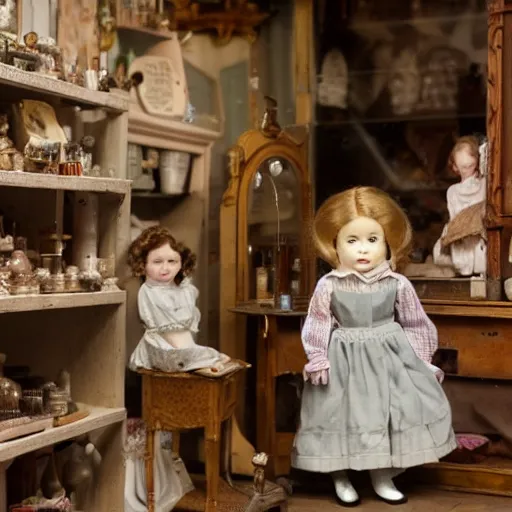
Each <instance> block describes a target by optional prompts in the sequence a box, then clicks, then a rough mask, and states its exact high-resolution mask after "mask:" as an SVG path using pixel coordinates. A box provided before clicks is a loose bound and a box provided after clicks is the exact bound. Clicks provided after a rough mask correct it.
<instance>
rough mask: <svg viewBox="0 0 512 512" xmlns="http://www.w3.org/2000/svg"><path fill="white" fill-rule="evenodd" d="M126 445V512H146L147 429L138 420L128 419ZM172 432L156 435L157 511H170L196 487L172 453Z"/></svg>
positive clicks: (180, 462)
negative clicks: (145, 460)
mask: <svg viewBox="0 0 512 512" xmlns="http://www.w3.org/2000/svg"><path fill="white" fill-rule="evenodd" d="M127 429H128V432H127V436H126V441H125V446H124V457H125V487H124V503H125V508H124V510H125V512H146V511H147V506H146V503H147V493H146V472H145V463H144V452H145V447H146V429H145V426H144V422H143V421H142V420H139V419H129V420H128V423H127ZM170 435H171V434H170V433H168V432H157V433H156V435H155V448H154V449H155V459H154V475H155V476H154V478H155V512H169V511H170V510H173V508H174V507H175V506H176V504H177V503H178V501H180V500H181V498H183V496H184V495H185V494H187V493H188V492H190V491H192V490H193V489H194V485H193V484H192V481H191V480H190V477H189V475H188V473H187V470H186V469H185V466H184V465H183V462H182V461H181V459H180V458H179V457H177V456H176V454H174V453H173V452H172V450H171V446H170V444H171V443H170Z"/></svg>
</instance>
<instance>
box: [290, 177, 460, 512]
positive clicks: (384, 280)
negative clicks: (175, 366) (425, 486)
mask: <svg viewBox="0 0 512 512" xmlns="http://www.w3.org/2000/svg"><path fill="white" fill-rule="evenodd" d="M314 239H315V244H316V247H317V249H318V251H319V253H320V256H321V257H322V259H324V260H325V261H327V262H328V263H329V264H330V265H331V266H332V267H333V270H332V271H331V272H330V273H329V274H327V275H325V276H324V277H322V278H321V279H320V280H319V281H318V283H317V286H316V289H315V291H314V294H313V297H312V299H311V303H310V306H309V311H308V315H307V318H306V321H305V323H304V327H303V330H302V342H303V345H304V349H305V352H306V356H307V359H308V363H307V364H306V366H305V368H304V377H305V381H306V382H305V385H304V392H303V395H302V405H301V415H300V426H299V429H298V432H297V434H296V437H295V442H294V450H293V453H292V464H293V466H294V467H295V468H297V469H301V470H306V471H314V472H321V473H330V474H331V475H332V478H333V480H334V486H335V491H336V495H337V498H338V501H339V503H340V504H341V505H344V506H354V505H357V504H358V503H359V501H360V500H359V496H358V494H357V491H356V490H355V489H354V487H353V486H352V484H351V483H350V480H349V476H348V473H347V470H356V471H362V470H369V471H370V476H371V481H372V485H373V489H374V491H375V493H376V494H377V496H378V497H379V498H380V499H382V500H384V501H385V502H387V503H390V504H399V503H404V502H405V501H406V497H405V496H404V495H403V494H402V493H401V492H400V491H399V490H398V489H397V488H396V487H395V485H394V483H393V478H394V477H395V476H397V475H398V474H399V473H401V472H402V471H403V470H405V469H406V468H408V467H411V466H417V465H420V464H424V463H431V462H437V461H438V460H439V459H440V458H441V457H443V456H445V455H447V454H448V453H450V452H451V451H452V450H454V449H455V448H456V441H455V434H454V432H453V430H452V422H451V410H450V405H449V403H448V400H447V398H446V396H445V394H444V392H443V389H442V387H441V385H440V383H439V381H440V380H442V371H441V370H439V369H438V368H436V367H435V366H433V365H432V364H431V359H432V356H433V354H434V352H435V350H436V349H437V331H436V328H435V327H434V325H433V324H432V322H431V321H430V320H429V319H428V317H427V316H426V314H425V312H424V310H423V308H422V306H421V303H420V301H419V300H418V297H417V295H416V293H415V291H414V288H413V286H412V285H411V283H410V282H409V281H408V280H407V278H405V277H404V276H403V275H401V274H399V273H397V272H395V268H396V266H397V265H399V264H400V263H401V262H402V261H403V260H404V259H405V258H406V256H407V253H408V251H409V247H410V243H411V239H412V229H411V226H410V224H409V221H408V219H407V216H406V215H405V213H404V212H403V211H402V210H401V208H400V207H399V206H398V205H397V204H396V203H395V202H394V201H393V200H392V199H391V198H390V197H389V196H388V195H387V194H385V193H384V192H382V191H380V190H378V189H375V188H372V187H357V188H353V189H350V190H347V191H345V192H342V193H340V194H337V195H334V196H332V197H331V198H329V199H328V200H327V201H326V202H325V203H324V204H323V205H322V206H321V207H320V209H319V210H318V213H317V215H316V219H315V224H314Z"/></svg>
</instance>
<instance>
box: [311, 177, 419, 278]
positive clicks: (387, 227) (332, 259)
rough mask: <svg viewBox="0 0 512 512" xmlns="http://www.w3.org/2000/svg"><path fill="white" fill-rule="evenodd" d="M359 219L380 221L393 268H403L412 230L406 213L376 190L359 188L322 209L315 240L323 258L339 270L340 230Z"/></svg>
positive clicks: (409, 246)
mask: <svg viewBox="0 0 512 512" xmlns="http://www.w3.org/2000/svg"><path fill="white" fill-rule="evenodd" d="M357 217H369V218H370V219H373V220H375V221H377V222H378V223H379V224H380V225H381V226H382V229H383V231H384V236H385V237H386V243H387V245H388V249H389V252H390V257H391V267H392V268H393V269H394V270H395V269H397V268H401V267H402V266H403V265H404V264H405V263H406V261H407V257H408V254H409V251H410V249H411V246H412V227H411V224H410V222H409V219H408V218H407V215H406V214H405V212H404V211H403V210H402V208H400V206H399V205H398V204H397V203H396V201H394V200H393V199H392V198H391V197H390V196H389V195H388V194H386V193H385V192H383V191H382V190H379V189H377V188H374V187H355V188H351V189H349V190H345V191H344V192H340V193H339V194H335V195H334V196H331V197H330V198H329V199H327V201H325V202H324V203H323V204H322V206H320V208H319V209H318V212H317V214H316V216H315V221H314V226H313V241H314V243H315V246H316V249H317V251H318V253H319V256H320V257H321V258H322V259H323V260H325V261H326V262H327V263H329V264H330V265H331V267H332V268H336V267H338V265H339V260H338V255H337V253H336V238H337V236H338V232H339V230H340V229H341V228H342V227H343V226H345V225H346V224H348V223H349V222H351V221H352V220H354V219H356V218H357Z"/></svg>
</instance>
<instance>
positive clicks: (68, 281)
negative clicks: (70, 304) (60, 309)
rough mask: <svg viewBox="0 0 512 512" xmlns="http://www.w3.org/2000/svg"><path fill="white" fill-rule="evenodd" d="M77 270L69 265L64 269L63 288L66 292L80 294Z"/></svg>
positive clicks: (80, 288)
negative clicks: (64, 287)
mask: <svg viewBox="0 0 512 512" xmlns="http://www.w3.org/2000/svg"><path fill="white" fill-rule="evenodd" d="M78 275H79V269H78V267H76V266H74V265H70V266H69V267H67V268H66V274H65V286H66V291H67V292H80V291H82V287H81V285H80V279H79V278H78Z"/></svg>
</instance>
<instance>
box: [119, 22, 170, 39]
mask: <svg viewBox="0 0 512 512" xmlns="http://www.w3.org/2000/svg"><path fill="white" fill-rule="evenodd" d="M117 31H118V32H132V33H133V34H142V35H148V36H152V37H156V38H158V39H164V40H165V39H172V36H173V32H171V31H170V30H167V29H165V30H155V29H153V28H147V27H137V26H135V25H118V27H117Z"/></svg>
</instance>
